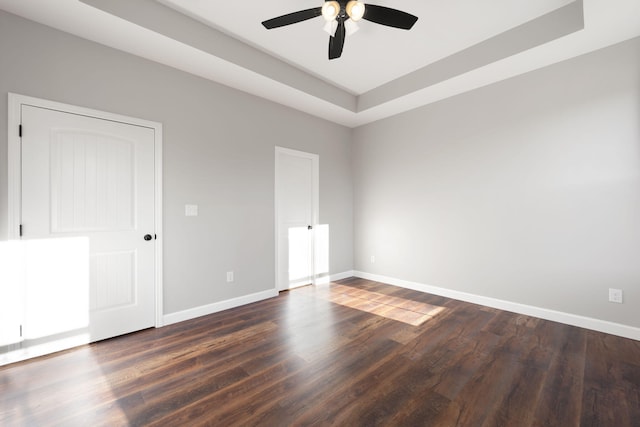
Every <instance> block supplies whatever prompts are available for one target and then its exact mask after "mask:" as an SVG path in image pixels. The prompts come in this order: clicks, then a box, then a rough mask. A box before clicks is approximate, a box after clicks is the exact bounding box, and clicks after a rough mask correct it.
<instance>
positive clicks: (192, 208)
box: [184, 205, 198, 216]
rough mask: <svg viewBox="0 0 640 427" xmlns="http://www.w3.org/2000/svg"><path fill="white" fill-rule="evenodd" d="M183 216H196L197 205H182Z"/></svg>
mask: <svg viewBox="0 0 640 427" xmlns="http://www.w3.org/2000/svg"><path fill="white" fill-rule="evenodd" d="M184 215H185V216H198V205H184Z"/></svg>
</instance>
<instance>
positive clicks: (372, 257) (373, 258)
mask: <svg viewBox="0 0 640 427" xmlns="http://www.w3.org/2000/svg"><path fill="white" fill-rule="evenodd" d="M375 263H376V256H375V255H371V264H375Z"/></svg>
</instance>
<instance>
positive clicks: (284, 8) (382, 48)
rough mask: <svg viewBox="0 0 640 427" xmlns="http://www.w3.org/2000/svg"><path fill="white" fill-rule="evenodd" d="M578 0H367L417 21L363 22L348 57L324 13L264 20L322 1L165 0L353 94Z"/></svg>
mask: <svg viewBox="0 0 640 427" xmlns="http://www.w3.org/2000/svg"><path fill="white" fill-rule="evenodd" d="M572 1H573V0H483V1H478V0H372V1H367V0H364V2H365V4H366V3H371V4H377V5H381V6H387V7H392V8H395V9H400V10H403V11H405V12H408V13H411V14H412V15H415V16H417V17H418V22H417V23H416V24H415V26H414V27H413V28H412V29H411V30H410V31H406V30H399V29H396V28H390V27H385V26H383V25H379V24H375V23H372V22H368V21H365V20H362V21H360V23H359V27H360V30H359V31H358V32H357V33H355V34H353V35H352V36H347V39H346V42H345V48H344V52H343V55H342V57H341V58H339V59H337V60H332V61H329V60H328V59H327V53H328V42H329V36H328V34H327V33H325V32H324V31H323V30H322V26H323V24H324V19H323V18H322V17H317V18H314V19H311V20H308V21H304V22H301V23H298V24H293V25H289V26H287V27H281V28H277V29H273V30H266V29H265V28H264V27H263V26H262V25H260V23H261V22H262V21H264V20H266V19H269V18H273V17H276V16H280V15H284V14H286V13H290V12H294V11H298V10H301V9H308V8H313V7H317V6H321V5H322V3H323V2H324V0H277V1H254V2H251V6H250V7H246V3H243V2H241V1H224V2H223V1H210V0H160V2H161V3H164V4H166V5H167V6H169V7H172V8H174V9H176V10H179V11H181V12H183V13H185V14H188V15H189V16H191V17H193V18H195V19H198V20H201V21H202V22H205V23H207V24H209V25H212V26H213V27H214V28H217V29H219V30H221V31H224V32H226V33H227V34H229V35H231V36H233V37H236V38H238V39H240V40H243V41H245V42H247V43H249V44H251V45H253V46H256V47H258V48H260V49H262V50H264V51H265V52H268V53H269V54H271V55H275V56H277V57H279V58H281V59H283V60H285V61H287V62H289V63H290V64H293V65H296V66H298V67H300V68H302V69H304V70H305V71H307V72H309V73H312V74H314V75H316V76H319V77H321V78H323V79H325V80H327V81H328V82H330V83H332V84H334V85H336V86H339V87H342V88H344V89H346V90H347V91H349V92H350V93H352V94H355V95H360V94H362V93H365V92H367V91H369V90H371V89H374V88H376V87H378V86H380V85H382V84H384V83H387V82H389V81H391V80H395V79H397V78H398V77H401V76H403V75H405V74H407V73H410V72H411V71H414V70H416V69H418V68H421V67H424V66H426V65H428V64H431V63H433V62H435V61H437V60H439V59H441V58H444V57H446V56H449V55H451V54H453V53H455V52H458V51H460V50H462V49H464V48H467V47H470V46H472V45H474V44H476V43H479V42H481V41H483V40H486V39H488V38H490V37H492V36H495V35H497V34H500V33H502V32H504V31H506V30H508V29H511V28H513V27H516V26H518V25H521V24H523V23H525V22H527V21H530V20H531V19H533V18H537V17H538V16H540V15H543V14H545V13H548V12H551V11H552V10H554V9H557V8H559V7H560V6H564V5H566V4H568V3H571V2H572ZM233 17H236V18H233ZM240 17H242V18H240Z"/></svg>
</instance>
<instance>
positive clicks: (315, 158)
mask: <svg viewBox="0 0 640 427" xmlns="http://www.w3.org/2000/svg"><path fill="white" fill-rule="evenodd" d="M279 154H286V155H289V156H296V157H302V158H304V159H309V160H311V165H312V166H311V168H312V171H311V185H312V187H313V190H312V191H313V193H314V194H312V198H311V204H312V207H311V225H312V226H313V227H314V228H315V227H316V225H317V224H319V223H320V218H319V210H320V156H319V155H318V154H313V153H307V152H304V151H299V150H293V149H291V148H285V147H279V146H276V147H275V179H274V189H275V191H274V202H275V203H274V207H275V262H276V264H275V265H276V271H275V280H276V283H275V290H276V292H280V255H279V247H280V224H279V222H280V221H279V219H280V218H279V216H278V214H279V212H278V204H279V203H278V202H279V200H280V199H279V197H280V189H279V188H278V182H279V178H280V161H279V160H278V158H279V156H278V155H279ZM311 244H312V247H314V246H315V244H314V241H313V238H312V242H311ZM313 260H314V254H313V253H312V263H313ZM314 270H315V269H314ZM311 284H312V285H315V284H316V274H315V271H312V272H311Z"/></svg>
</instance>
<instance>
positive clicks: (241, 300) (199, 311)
mask: <svg viewBox="0 0 640 427" xmlns="http://www.w3.org/2000/svg"><path fill="white" fill-rule="evenodd" d="M277 296H278V291H276V290H275V289H268V290H266V291H262V292H256V293H253V294H249V295H243V296H241V297H237V298H231V299H228V300H224V301H219V302H214V303H212V304H207V305H201V306H199V307H194V308H190V309H187V310H183V311H177V312H175V313H169V314H165V315H164V319H163V320H164V324H165V325H171V324H174V323H178V322H184V321H185V320H191V319H195V318H196V317H200V316H206V315H208V314H213V313H218V312H220V311H224V310H229V309H231V308H236V307H240V306H242V305H247V304H251V303H254V302H258V301H262V300H265V299H269V298H273V297H277Z"/></svg>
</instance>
